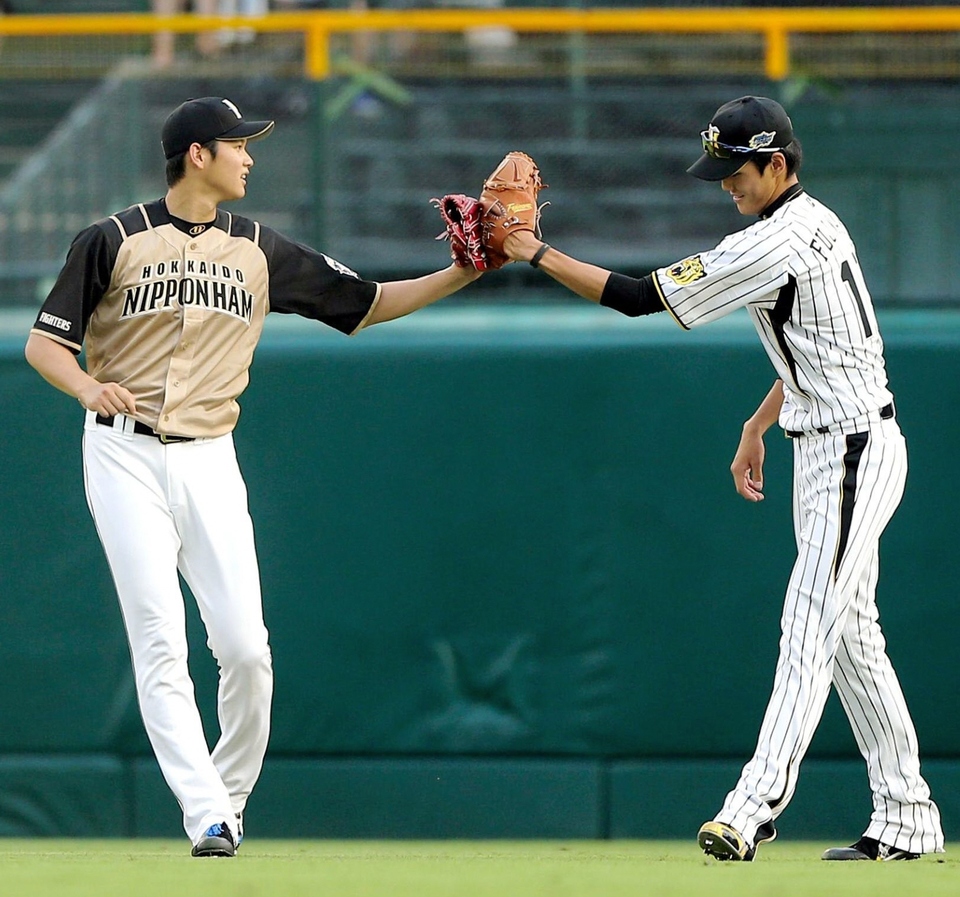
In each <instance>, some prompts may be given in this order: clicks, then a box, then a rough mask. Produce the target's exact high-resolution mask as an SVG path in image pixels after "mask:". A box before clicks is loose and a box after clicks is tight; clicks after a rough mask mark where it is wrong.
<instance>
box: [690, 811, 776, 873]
mask: <svg viewBox="0 0 960 897" xmlns="http://www.w3.org/2000/svg"><path fill="white" fill-rule="evenodd" d="M776 837H777V830H776V828H774V825H773V822H772V821H771V822H765V823H764V824H763V825H761V826H760V828H758V829H757V839H756V843H755V844H752V845H750V844H747V842H746V840H745V839H744V837H743V835H741V834H740V832H738V831H737V830H736V829H735V828H733V827H732V826H729V825H727V824H726V823H724V822H714V821H711V822H705V823H704V824H703V825H701V826H700V832H699V834H698V835H697V843H698V844H699V845H700V849H701V850H702V851H703V852H704V853H705V854H707V855H708V856H712V857H714V858H715V859H718V860H735V861H742V862H744V863H750V862H752V861H753V858H754V857H755V856H756V855H757V847H759V846H760V845H761V844H766V843H767V842H769V841H773V840H774V839H775V838H776Z"/></svg>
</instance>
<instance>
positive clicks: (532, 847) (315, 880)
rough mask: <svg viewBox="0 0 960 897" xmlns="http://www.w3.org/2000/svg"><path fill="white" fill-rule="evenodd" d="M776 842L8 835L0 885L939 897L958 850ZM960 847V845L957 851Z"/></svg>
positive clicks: (244, 892) (84, 896)
mask: <svg viewBox="0 0 960 897" xmlns="http://www.w3.org/2000/svg"><path fill="white" fill-rule="evenodd" d="M825 846H828V845H824V844H816V843H811V842H800V843H792V844H790V843H776V844H771V845H767V846H765V847H763V848H761V851H760V855H759V857H758V860H757V861H756V862H755V863H718V862H716V861H715V860H712V859H709V858H707V857H705V856H703V855H702V854H701V853H700V852H699V850H698V849H697V847H696V844H692V843H687V842H678V841H569V842H563V841H552V842H539V841H538V842H516V841H514V842H506V841H443V842H437V841H434V842H416V841H410V842H402V841H261V842H259V843H255V842H252V841H248V843H246V844H244V846H243V849H242V851H241V855H240V856H239V857H237V859H235V860H195V859H191V858H190V856H189V851H188V849H187V846H186V844H185V842H181V841H150V840H143V841H81V840H78V841H59V840H58V841H53V840H49V841H48V840H32V841H23V840H16V841H14V840H9V841H4V840H0V895H2V897H47V895H50V897H54V895H56V897H194V895H197V897H200V895H203V897H223V895H231V897H233V895H236V897H260V895H263V897H300V895H303V897H380V895H383V897H440V895H443V897H627V895H631V897H645V895H664V897H674V895H675V897H701V895H703V897H708V895H709V897H761V895H763V897H768V895H769V897H774V895H777V897H832V895H837V897H868V895H869V897H913V895H917V897H937V895H951V897H955V895H957V894H960V856H954V855H953V851H950V850H948V853H947V854H946V855H942V856H939V857H924V858H922V859H920V860H918V861H915V862H911V863H824V862H822V861H821V860H820V859H819V856H820V852H821V851H822V850H823V849H824V847H825ZM958 852H960V851H958Z"/></svg>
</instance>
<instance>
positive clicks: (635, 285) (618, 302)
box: [600, 273, 666, 318]
mask: <svg viewBox="0 0 960 897" xmlns="http://www.w3.org/2000/svg"><path fill="white" fill-rule="evenodd" d="M600 304H601V305H605V306H606V307H607V308H612V309H614V311H618V312H620V314H623V315H627V317H630V318H636V317H639V316H640V315H652V314H656V313H657V312H658V311H666V309H665V308H664V307H663V301H662V300H661V298H660V293H659V292H658V291H657V288H656V286H655V285H654V283H653V275H652V274H648V275H647V276H646V277H641V278H640V279H639V280H638V279H637V278H635V277H627V275H626V274H617V273H613V274H611V275H610V276H609V277H608V278H607V282H606V284H604V287H603V294H602V295H601V296H600Z"/></svg>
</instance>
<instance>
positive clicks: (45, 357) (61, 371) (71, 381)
mask: <svg viewBox="0 0 960 897" xmlns="http://www.w3.org/2000/svg"><path fill="white" fill-rule="evenodd" d="M24 355H25V356H26V358H27V361H28V362H29V363H30V365H31V366H32V367H33V368H34V369H35V370H36V371H37V372H38V373H39V374H40V376H41V377H43V379H44V380H46V381H47V382H48V383H50V384H52V385H53V386H55V387H56V388H57V389H59V390H60V391H61V392H65V393H66V394H67V395H68V396H73V397H74V398H75V399H76V400H77V401H78V402H80V404H81V405H83V407H84V408H86V409H87V410H88V411H96V412H97V414H102V415H104V416H105V417H111V416H113V415H114V414H135V413H136V411H137V403H136V400H135V399H134V397H133V395H132V394H131V393H130V391H129V390H127V389H125V388H124V387H122V386H121V385H120V384H119V383H100V382H99V381H98V380H94V378H93V377H91V376H90V375H89V374H88V373H87V372H86V371H85V370H84V369H83V368H82V367H80V364H79V362H78V361H77V358H76V356H75V355H74V354H73V352H71V351H70V350H69V349H68V348H67V347H66V346H64V345H62V344H60V343H58V342H57V341H56V340H52V339H47V337H45V336H41V335H40V334H39V333H31V334H30V337H29V339H28V340H27V345H26V348H25V349H24Z"/></svg>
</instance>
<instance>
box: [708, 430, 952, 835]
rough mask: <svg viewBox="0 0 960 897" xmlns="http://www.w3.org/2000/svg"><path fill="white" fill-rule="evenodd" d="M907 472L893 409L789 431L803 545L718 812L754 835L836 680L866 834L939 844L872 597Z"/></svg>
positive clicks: (774, 811) (784, 800)
mask: <svg viewBox="0 0 960 897" xmlns="http://www.w3.org/2000/svg"><path fill="white" fill-rule="evenodd" d="M906 475H907V451H906V444H905V441H904V438H903V435H902V434H901V432H900V428H899V426H898V425H897V422H896V421H895V420H893V419H891V420H886V421H881V422H878V423H875V424H870V425H869V427H868V429H867V431H866V432H865V433H864V434H856V435H842V434H829V433H828V434H813V435H805V436H801V437H798V438H797V439H795V440H794V496H793V500H794V526H795V531H796V537H797V550H798V554H797V561H796V563H795V565H794V568H793V572H792V575H791V577H790V582H789V585H788V586H787V595H786V601H785V603H784V610H783V617H782V619H781V626H782V635H781V640H780V658H779V662H778V664H777V669H776V674H775V677H774V685H773V694H772V695H771V697H770V702H769V704H768V705H767V710H766V714H765V716H764V719H763V723H762V725H761V728H760V735H759V739H758V743H757V749H756V753H755V754H754V756H753V758H752V759H751V760H750V761H749V762H748V763H747V765H746V766H745V767H744V769H743V772H742V774H741V776H740V780H739V782H738V783H737V786H736V788H735V789H734V790H733V791H731V792H730V794H728V795H727V798H726V801H725V803H724V805H723V809H722V810H721V812H720V813H719V814H718V815H717V817H716V818H717V820H718V821H719V822H725V823H727V824H728V825H731V826H733V827H734V828H735V829H737V830H738V831H739V832H740V833H741V834H742V835H743V836H744V837H745V838H746V839H747V841H748V842H749V843H753V842H754V841H755V838H756V831H757V828H759V827H760V826H761V825H763V824H764V823H765V822H769V821H770V820H771V819H776V818H777V817H778V816H779V815H780V814H781V813H782V812H783V810H784V809H785V808H786V806H787V804H788V803H789V802H790V800H791V798H792V797H793V794H794V790H795V789H796V785H797V776H798V773H799V767H800V762H801V760H802V759H803V757H804V754H805V753H806V751H807V748H808V747H809V745H810V741H811V740H812V738H813V735H814V732H815V731H816V728H817V726H818V724H819V722H820V717H821V715H822V713H823V708H824V705H825V703H826V700H827V696H828V694H829V692H830V686H831V684H833V686H834V687H835V688H836V689H837V693H838V694H839V697H840V700H841V703H842V704H843V707H844V710H845V711H846V714H847V717H848V719H849V720H850V725H851V726H852V727H853V732H854V735H855V736H856V739H857V743H858V745H859V747H860V751H861V753H862V754H863V757H864V759H865V760H866V763H867V772H868V775H869V781H870V788H871V790H872V792H873V813H872V815H871V818H870V824H869V826H868V828H867V830H866V832H865V833H864V834H866V835H867V836H869V837H871V838H876V839H877V840H879V841H882V842H884V843H885V844H891V845H893V846H895V847H898V848H901V849H903V850H908V851H912V852H915V853H931V852H939V851H942V850H943V832H942V829H941V826H940V812H939V810H938V809H937V806H936V804H934V803H933V801H932V800H931V799H930V789H929V788H928V786H927V783H926V782H925V781H924V779H923V777H922V776H921V774H920V760H919V751H918V745H917V735H916V732H915V730H914V726H913V722H912V720H911V718H910V713H909V711H908V710H907V705H906V702H905V700H904V697H903V692H902V691H901V688H900V683H899V682H898V680H897V676H896V673H895V672H894V670H893V666H892V665H891V663H890V659H889V657H888V656H887V653H886V642H885V640H884V637H883V633H882V632H881V631H880V624H879V622H878V618H879V612H878V610H877V605H876V596H875V590H876V584H877V575H878V569H879V568H878V546H879V541H880V535H881V533H882V532H883V530H884V527H886V525H887V523H888V522H889V520H890V518H891V517H892V516H893V513H894V511H895V510H896V508H897V506H898V505H899V503H900V499H901V497H902V495H903V489H904V483H905V481H906Z"/></svg>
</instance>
